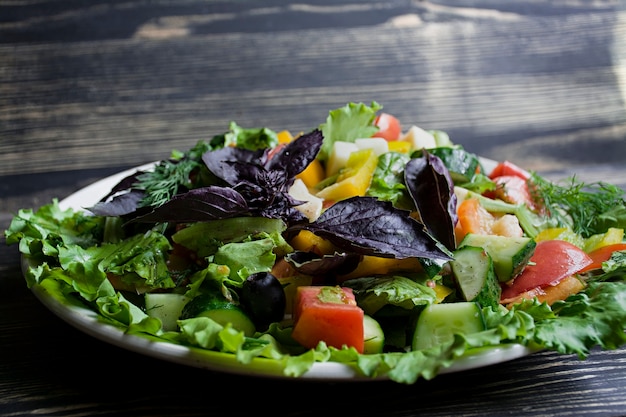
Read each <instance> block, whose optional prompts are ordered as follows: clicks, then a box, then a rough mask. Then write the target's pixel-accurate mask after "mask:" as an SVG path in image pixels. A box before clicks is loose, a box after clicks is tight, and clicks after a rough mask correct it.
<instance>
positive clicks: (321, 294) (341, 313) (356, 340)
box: [291, 286, 365, 353]
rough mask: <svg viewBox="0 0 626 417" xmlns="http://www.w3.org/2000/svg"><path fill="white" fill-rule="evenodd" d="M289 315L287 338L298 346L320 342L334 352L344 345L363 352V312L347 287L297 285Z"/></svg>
mask: <svg viewBox="0 0 626 417" xmlns="http://www.w3.org/2000/svg"><path fill="white" fill-rule="evenodd" d="M326 291H327V292H326ZM325 294H327V295H325ZM328 294H330V295H333V297H329V296H328ZM292 314H293V320H294V325H293V331H292V333H291V336H292V337H293V339H294V340H295V341H296V342H298V343H300V344H301V345H302V346H304V347H306V348H309V349H313V348H315V347H316V346H317V344H318V343H319V342H320V341H322V340H323V341H324V342H326V344H327V345H328V346H333V347H336V348H337V349H341V348H342V347H343V346H344V345H345V346H350V347H354V348H355V349H356V350H357V351H358V352H359V353H363V349H364V343H365V342H364V329H363V314H364V313H363V310H362V309H361V308H360V307H358V306H357V305H356V301H355V298H354V294H353V293H352V289H351V288H340V287H332V288H331V287H322V286H320V287H317V286H300V287H298V288H297V290H296V298H295V301H294V306H293V310H292Z"/></svg>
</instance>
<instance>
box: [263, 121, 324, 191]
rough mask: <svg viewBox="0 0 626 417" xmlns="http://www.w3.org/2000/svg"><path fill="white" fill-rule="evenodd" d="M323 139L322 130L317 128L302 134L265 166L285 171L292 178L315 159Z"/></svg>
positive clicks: (268, 168) (272, 169) (273, 169)
mask: <svg viewBox="0 0 626 417" xmlns="http://www.w3.org/2000/svg"><path fill="white" fill-rule="evenodd" d="M323 141H324V137H323V136H322V132H321V131H320V130H317V129H316V130H314V131H312V132H311V133H308V134H306V135H302V136H300V137H299V138H297V139H296V140H293V141H291V142H289V143H288V144H287V145H286V146H285V147H283V148H282V149H281V150H279V151H278V152H277V153H276V155H274V156H273V157H272V158H271V159H270V160H269V161H267V163H266V165H265V168H266V169H267V170H268V171H283V172H284V177H285V178H288V179H292V178H294V177H295V176H296V175H298V174H299V173H301V172H302V171H304V169H305V168H306V167H307V166H309V164H310V163H311V162H312V161H313V160H314V159H315V157H316V156H317V154H318V152H319V151H320V148H321V147H322V142H323ZM289 185H291V184H289Z"/></svg>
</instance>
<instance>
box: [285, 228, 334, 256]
mask: <svg viewBox="0 0 626 417" xmlns="http://www.w3.org/2000/svg"><path fill="white" fill-rule="evenodd" d="M289 244H290V245H291V247H292V248H294V249H295V250H300V251H303V252H313V253H316V254H317V255H320V256H321V255H330V254H332V253H334V252H335V249H336V248H335V245H333V244H332V243H330V242H329V241H328V240H326V239H324V238H321V237H319V236H318V235H316V234H315V233H313V232H310V231H308V230H300V231H299V232H298V234H297V235H295V236H294V237H293V238H292V239H291V241H290V242H289Z"/></svg>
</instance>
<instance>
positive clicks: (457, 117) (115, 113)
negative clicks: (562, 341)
mask: <svg viewBox="0 0 626 417" xmlns="http://www.w3.org/2000/svg"><path fill="white" fill-rule="evenodd" d="M455 10H456V9H455ZM438 13H439V20H436V21H434V22H428V21H423V20H416V21H414V23H413V25H408V26H403V27H398V25H396V26H394V25H393V24H392V23H393V22H392V23H389V22H387V23H384V24H380V25H378V26H374V27H353V28H347V29H343V28H340V29H337V28H330V29H311V30H290V31H276V32H271V33H245V32H241V33H207V34H202V33H200V34H199V33H198V32H201V30H200V29H199V28H200V27H201V25H200V24H196V26H193V19H191V18H189V19H188V20H191V21H192V23H189V22H187V23H186V24H188V25H191V26H190V27H191V28H192V29H193V28H194V27H195V30H196V32H195V33H194V32H193V30H191V35H188V36H184V37H182V38H181V37H176V36H174V37H170V38H166V39H151V40H147V41H146V40H145V39H140V38H128V39H112V40H97V41H85V42H74V43H72V45H71V47H68V46H67V45H65V44H62V43H48V44H43V43H41V44H23V45H18V46H14V45H9V46H0V66H1V69H0V71H2V74H5V76H6V75H7V74H8V76H7V77H6V78H8V79H9V80H10V81H11V82H10V83H3V84H1V85H0V88H1V90H0V175H11V174H20V173H28V172H43V171H48V170H64V169H82V168H88V167H89V168H98V167H105V166H110V165H111V164H115V165H134V164H139V163H143V162H145V161H149V160H154V159H160V158H163V157H165V156H167V155H168V154H169V152H170V150H171V149H172V148H179V149H180V148H187V147H189V146H191V145H192V144H193V143H195V142H196V141H197V140H199V139H203V138H207V137H210V136H212V135H213V134H218V133H221V132H223V131H224V130H226V128H227V126H228V122H229V121H230V120H235V121H237V122H238V123H239V124H241V125H243V126H247V127H257V126H268V127H271V128H273V129H283V128H287V129H291V130H293V131H301V130H307V129H310V128H313V127H315V126H316V125H317V124H318V123H320V122H322V121H323V120H324V118H325V116H326V114H327V112H328V110H329V109H332V108H336V107H339V106H341V105H343V104H345V103H346V102H348V101H366V102H369V101H371V100H376V101H379V102H380V103H382V104H383V105H384V106H385V109H386V110H388V111H390V112H393V113H395V114H397V115H398V116H399V117H400V118H401V120H403V121H408V122H414V123H418V124H420V125H423V126H424V127H427V128H439V129H443V130H446V131H447V132H448V133H450V134H451V136H452V137H453V140H456V141H457V142H459V143H462V144H464V145H466V147H467V148H468V149H470V150H472V151H475V152H477V153H481V154H483V155H485V156H488V157H496V156H498V157H501V156H503V155H502V152H495V151H494V149H497V147H498V146H501V145H502V144H504V143H513V142H516V143H517V144H522V143H525V142H523V141H527V140H535V141H539V142H542V141H548V142H549V145H550V146H546V148H545V149H546V150H548V151H550V152H552V154H550V156H549V158H552V159H557V158H562V153H561V152H560V151H559V146H558V145H559V144H560V141H561V140H562V136H561V134H562V133H564V132H565V133H567V132H572V131H575V130H581V129H583V130H584V129H587V130H586V132H588V133H589V134H590V136H585V137H580V138H579V139H577V140H576V141H575V142H574V143H573V144H571V145H570V146H576V145H577V144H579V143H584V142H587V141H590V140H595V139H596V137H598V136H597V135H596V132H602V138H604V140H608V141H609V142H612V143H613V142H616V141H618V140H621V139H622V138H623V132H622V131H621V130H619V129H617V130H615V131H613V130H612V129H611V128H610V126H613V125H620V124H623V123H624V122H626V112H625V108H624V97H623V93H622V91H621V90H620V85H621V81H620V79H619V77H618V75H619V74H620V73H621V72H623V71H624V65H623V63H622V62H617V61H615V59H616V57H615V56H614V52H613V51H614V49H615V46H614V44H615V43H616V42H618V41H620V40H623V39H624V34H625V33H626V24H625V23H624V19H620V18H619V17H620V15H621V16H623V14H624V13H623V12H620V13H614V12H613V11H610V10H608V9H600V10H594V11H592V12H591V13H578V14H576V13H574V14H565V15H554V16H541V17H533V16H528V15H515V18H485V19H482V20H478V21H471V20H467V19H466V20H463V19H461V20H458V19H456V20H455V19H451V20H446V19H444V17H442V16H443V15H445V13H444V12H442V11H438ZM139 32H141V27H140V28H139V29H137V31H136V33H139ZM596 129H597V130H596ZM606 135H608V137H606ZM520 141H522V142H520ZM501 149H507V148H501ZM515 149H516V151H521V152H523V153H522V154H516V155H515V156H516V157H517V158H518V160H519V161H521V162H524V163H525V162H529V161H532V160H533V158H534V156H533V155H531V154H528V149H530V148H526V147H518V148H515ZM60 150H62V151H60ZM618 150H619V151H620V152H622V154H621V155H620V154H619V153H618V154H614V155H619V156H620V157H621V158H623V157H624V156H626V154H624V153H623V152H624V150H623V148H619V149H618ZM59 154H62V155H63V157H62V158H59V156H58V155H59ZM570 162H571V160H563V162H562V163H565V164H566V163H570Z"/></svg>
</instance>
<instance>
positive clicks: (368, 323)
mask: <svg viewBox="0 0 626 417" xmlns="http://www.w3.org/2000/svg"><path fill="white" fill-rule="evenodd" d="M363 338H364V339H365V344H364V347H363V353H383V348H384V347H385V333H383V329H382V328H381V327H380V324H378V322H377V321H376V320H375V319H373V318H372V317H370V316H368V315H367V314H364V315H363Z"/></svg>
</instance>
